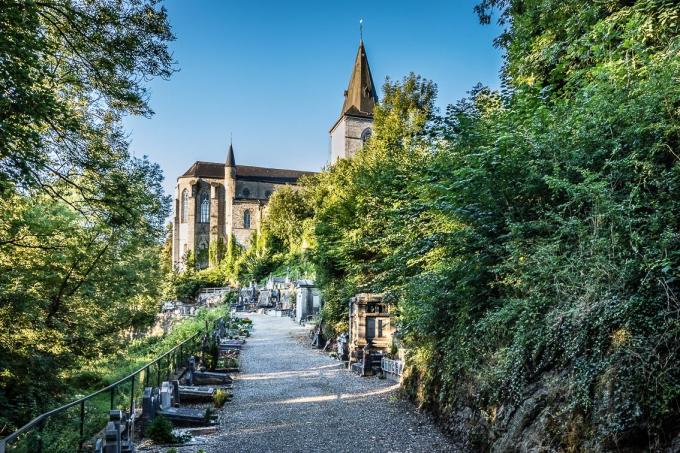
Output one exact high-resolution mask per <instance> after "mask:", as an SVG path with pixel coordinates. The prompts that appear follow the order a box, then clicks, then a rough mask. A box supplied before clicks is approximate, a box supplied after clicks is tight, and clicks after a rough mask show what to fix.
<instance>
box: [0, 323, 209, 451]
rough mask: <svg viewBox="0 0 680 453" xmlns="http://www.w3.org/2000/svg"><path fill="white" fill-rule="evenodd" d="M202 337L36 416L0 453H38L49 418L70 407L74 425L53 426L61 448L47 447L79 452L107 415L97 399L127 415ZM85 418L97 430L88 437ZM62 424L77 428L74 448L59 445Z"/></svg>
mask: <svg viewBox="0 0 680 453" xmlns="http://www.w3.org/2000/svg"><path fill="white" fill-rule="evenodd" d="M203 334H204V332H203V331H199V332H197V333H195V334H194V335H193V336H191V337H189V338H188V339H186V340H184V341H183V342H182V343H180V344H178V345H177V346H175V347H174V348H172V349H170V350H168V351H166V352H165V353H164V354H162V355H161V356H159V357H157V358H156V359H155V360H154V361H152V362H149V363H147V364H146V365H144V366H143V367H142V368H140V369H138V370H137V371H135V372H134V373H132V374H130V375H128V376H126V377H124V378H122V379H120V380H118V381H116V382H114V383H113V384H111V385H109V386H107V387H104V388H103V389H100V390H98V391H96V392H94V393H91V394H90V395H87V396H85V397H83V398H80V399H78V400H76V401H72V402H70V403H68V404H65V405H63V406H61V407H58V408H56V409H53V410H51V411H49V412H45V413H44V414H41V415H39V416H37V417H36V418H34V419H33V420H31V421H30V422H28V423H27V424H25V425H24V426H22V427H21V428H19V429H18V430H16V431H15V432H13V433H12V434H10V435H9V436H7V437H5V438H4V439H1V440H0V453H5V452H6V451H17V452H18V451H28V452H37V453H42V452H43V448H44V445H43V444H44V442H43V440H44V439H43V438H44V437H45V430H46V427H47V425H48V423H50V422H52V418H53V417H54V416H55V415H59V414H65V413H66V412H67V411H69V409H72V408H75V409H76V410H77V411H78V417H77V419H76V420H75V422H76V423H75V424H74V423H73V421H72V420H71V421H69V420H60V421H59V422H57V423H56V427H55V432H58V435H57V437H56V438H55V439H58V441H59V444H61V445H60V446H59V447H58V448H50V450H51V451H52V450H63V451H73V450H75V448H74V447H77V451H82V448H83V444H84V442H85V441H86V440H87V438H89V437H92V435H94V434H96V433H97V432H99V431H100V430H101V427H102V426H103V425H104V424H106V423H105V420H107V419H106V418H105V417H106V416H107V415H108V412H105V413H103V412H102V411H101V406H102V401H101V400H100V401H98V403H99V404H98V405H97V404H95V403H97V402H96V401H95V400H96V399H97V397H101V396H104V397H108V398H109V404H108V406H109V408H110V409H111V410H113V409H114V408H116V401H117V400H118V401H120V402H121V403H122V402H123V401H124V403H125V404H118V406H119V408H123V409H128V408H129V410H130V414H133V413H134V410H135V397H136V395H141V393H142V391H143V390H144V387H148V386H149V383H151V384H154V383H155V384H156V385H157V386H160V384H161V382H162V380H161V379H166V380H167V379H168V378H169V377H170V375H171V372H172V371H173V370H175V371H176V370H177V369H179V368H180V367H181V366H182V364H184V363H186V360H187V359H188V358H189V356H190V355H192V354H194V353H195V352H197V348H200V344H201V338H202V336H203ZM154 378H155V379H154ZM137 381H139V382H137ZM136 384H140V386H139V387H137V386H136ZM121 389H122V391H121ZM107 392H108V395H107ZM121 396H122V398H121ZM128 396H129V400H128ZM100 399H101V398H100ZM88 402H91V403H92V404H94V405H95V408H96V411H95V412H94V414H93V413H91V411H89V410H86V409H87V408H86V405H87V403H88ZM104 404H105V403H104ZM97 412H100V414H99V417H97V416H96V415H97ZM72 415H73V414H72ZM86 415H90V416H92V415H94V417H91V418H94V420H91V421H92V422H93V423H92V425H93V426H95V427H97V426H98V428H96V429H95V430H94V432H92V433H91V435H90V434H89V433H87V432H86V427H87V423H86ZM102 416H103V417H104V418H103V419H102V421H100V420H99V419H101V418H102ZM65 418H67V417H65ZM64 422H66V423H65V424H66V425H70V428H71V429H72V428H74V427H75V426H77V427H78V436H77V438H76V439H72V440H77V446H76V445H70V446H69V445H63V443H64V442H66V443H67V444H68V441H69V439H68V436H64V432H65V431H66V430H68V427H64V426H61V425H63V424H64ZM64 438H66V440H64ZM17 442H26V443H28V444H29V445H26V446H24V448H22V446H16V448H15V446H14V445H12V444H15V443H17Z"/></svg>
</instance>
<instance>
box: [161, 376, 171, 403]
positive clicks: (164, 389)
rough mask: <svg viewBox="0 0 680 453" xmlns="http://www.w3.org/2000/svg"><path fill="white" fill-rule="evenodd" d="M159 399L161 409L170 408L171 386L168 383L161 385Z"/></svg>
mask: <svg viewBox="0 0 680 453" xmlns="http://www.w3.org/2000/svg"><path fill="white" fill-rule="evenodd" d="M160 399H161V409H167V408H169V407H172V385H171V384H170V383H169V382H163V383H162V384H161V391H160Z"/></svg>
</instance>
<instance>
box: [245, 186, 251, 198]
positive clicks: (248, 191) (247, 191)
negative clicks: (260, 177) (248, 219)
mask: <svg viewBox="0 0 680 453" xmlns="http://www.w3.org/2000/svg"><path fill="white" fill-rule="evenodd" d="M243 196H244V197H249V196H250V189H249V188H247V187H246V188H245V189H243Z"/></svg>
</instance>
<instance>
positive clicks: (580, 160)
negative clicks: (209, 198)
mask: <svg viewBox="0 0 680 453" xmlns="http://www.w3.org/2000/svg"><path fill="white" fill-rule="evenodd" d="M477 9H478V12H479V13H480V16H481V19H482V21H483V22H485V21H489V20H490V18H491V14H499V16H500V18H501V21H502V23H503V24H505V27H506V30H505V32H504V33H503V34H502V35H501V36H500V37H499V38H498V40H497V44H498V45H499V46H501V47H503V49H504V50H505V51H506V63H505V66H504V69H503V89H502V90H501V91H500V92H494V91H491V90H489V89H487V88H485V87H481V86H477V87H474V88H473V89H472V90H471V91H470V95H469V96H468V97H467V98H466V99H463V100H461V101H459V102H457V103H455V104H453V105H450V106H449V107H448V108H447V110H446V112H444V113H443V114H440V113H439V112H436V111H434V109H433V107H432V105H433V99H434V96H435V95H436V89H435V87H434V85H432V84H431V83H430V82H427V81H424V80H421V79H419V78H418V77H416V76H413V75H411V76H408V77H406V78H405V79H404V80H403V81H400V82H396V83H394V82H390V81H388V83H387V84H386V86H385V88H384V101H383V103H382V104H381V105H380V106H379V107H378V108H377V110H376V113H375V122H374V134H373V136H372V138H371V139H370V141H369V142H368V144H367V145H366V146H365V147H364V148H363V149H362V150H361V151H360V152H359V153H358V154H357V155H356V156H355V157H354V158H353V159H351V160H343V161H340V162H338V163H337V164H335V165H333V166H332V167H330V168H329V169H327V171H324V172H323V173H321V174H319V175H317V176H316V177H315V178H313V180H311V181H310V182H308V183H307V184H306V187H305V188H304V189H303V194H302V195H303V197H304V198H305V199H307V200H310V203H311V206H312V208H313V217H312V220H311V229H312V231H313V232H314V239H313V241H312V243H313V244H314V248H313V250H312V251H311V253H312V254H313V256H314V263H315V266H316V274H317V277H318V280H319V282H320V283H321V285H322V287H323V289H324V296H325V299H326V307H325V309H324V310H325V312H324V316H325V318H326V320H327V321H328V322H330V323H334V324H335V325H336V326H337V327H338V328H340V327H342V321H343V320H344V319H345V316H346V308H345V307H346V306H347V304H346V302H347V298H348V297H349V296H351V295H352V294H353V293H355V292H358V291H376V292H384V293H386V294H387V296H388V300H390V301H392V303H394V304H395V309H396V310H395V312H396V313H397V315H398V321H399V331H400V336H401V337H402V339H403V342H404V344H405V346H406V348H407V349H408V363H409V369H408V373H407V375H406V382H405V384H406V389H407V391H409V392H411V394H412V395H413V397H414V398H415V399H416V400H418V401H419V403H420V404H421V405H422V406H423V407H426V408H429V409H430V410H433V411H434V412H436V413H438V414H440V415H442V416H444V417H445V418H446V417H449V419H450V420H451V426H453V429H454V432H455V434H456V435H457V436H462V437H463V438H464V439H466V440H467V441H468V442H469V446H470V447H471V448H474V449H487V448H494V449H496V450H498V451H507V450H514V449H517V448H520V449H524V448H525V449H531V448H549V449H556V450H587V451H597V450H615V449H617V448H621V447H622V446H629V447H633V448H640V449H647V448H651V449H658V448H661V447H662V446H663V445H664V444H667V443H669V442H670V441H671V440H672V439H673V437H674V436H677V435H678V433H679V432H680V426H678V425H677V419H678V416H679V415H680V413H679V410H678V405H677V402H678V401H680V385H678V382H680V366H678V361H677V358H678V356H679V354H680V336H679V334H680V316H679V314H680V310H679V309H678V308H679V307H680V301H679V300H678V291H679V290H680V287H679V286H678V285H679V284H680V283H679V280H678V277H680V271H679V269H680V241H679V240H678V231H680V224H679V223H678V222H679V221H680V220H679V219H680V204H679V203H680V201H679V200H680V197H679V196H678V195H679V194H680V173H679V172H680V164H679V162H678V161H679V156H680V135H679V132H680V130H679V125H680V121H679V120H680V118H679V113H678V112H680V104H679V102H680V101H679V100H680V87H679V85H678V83H677V80H678V79H679V78H680V59H678V51H679V50H680V38H679V33H678V32H679V31H680V30H679V27H680V21H679V20H678V18H680V6H678V5H677V2H671V1H663V0H641V1H636V2H630V1H615V0H612V1H604V2H584V1H566V2H565V1H557V0H543V1H531V2H527V1H510V0H500V1H494V0H489V1H483V2H481V4H480V5H479V6H478V8H477ZM461 419H464V420H465V422H464V423H460V420H461ZM456 420H458V422H456ZM528 432H532V433H536V436H533V435H532V436H529V435H526V433H528ZM518 442H520V443H519V444H518ZM518 445H519V446H518Z"/></svg>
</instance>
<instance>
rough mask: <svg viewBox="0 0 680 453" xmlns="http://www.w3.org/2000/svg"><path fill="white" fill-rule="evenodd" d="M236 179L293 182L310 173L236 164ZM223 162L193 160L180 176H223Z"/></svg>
mask: <svg viewBox="0 0 680 453" xmlns="http://www.w3.org/2000/svg"><path fill="white" fill-rule="evenodd" d="M235 167H236V179H240V180H245V181H263V182H272V183H295V182H297V180H298V179H299V178H300V177H301V176H304V175H312V174H314V173H313V172H310V171H300V170H285V169H281V168H265V167H253V166H250V165H236V166H235ZM224 170H225V164H221V163H217V162H201V161H198V162H194V164H193V165H192V166H191V167H190V168H189V169H188V170H187V171H186V172H185V173H184V174H183V175H182V176H180V178H187V177H194V178H213V179H221V178H224Z"/></svg>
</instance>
